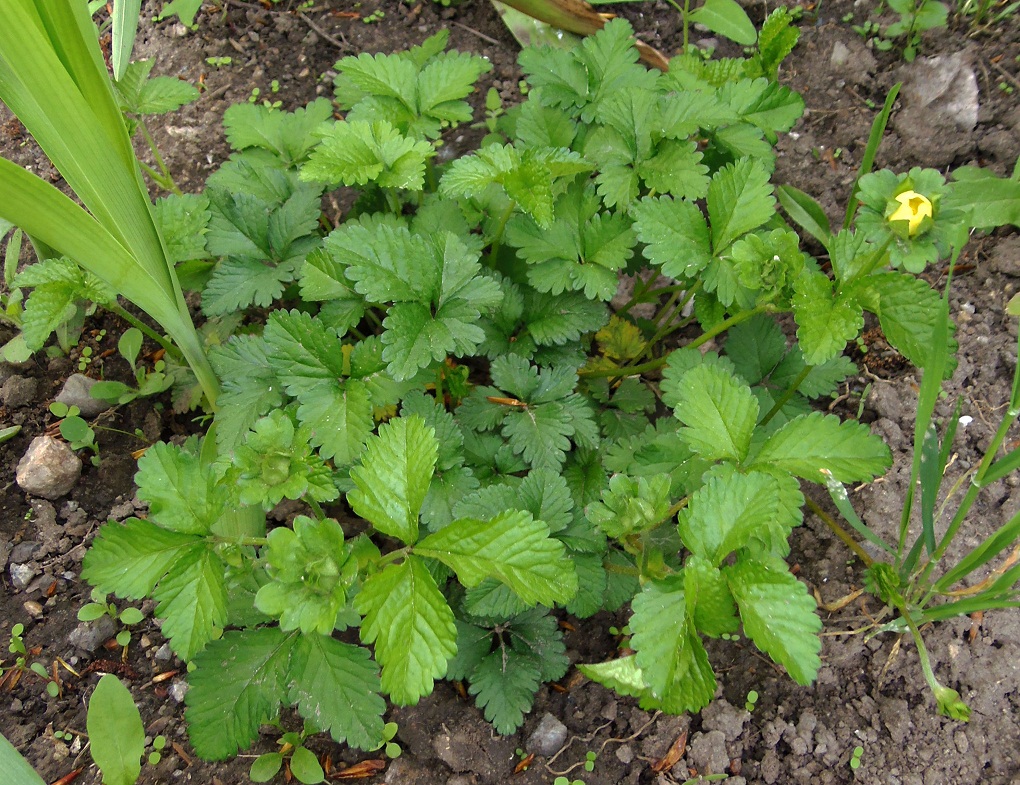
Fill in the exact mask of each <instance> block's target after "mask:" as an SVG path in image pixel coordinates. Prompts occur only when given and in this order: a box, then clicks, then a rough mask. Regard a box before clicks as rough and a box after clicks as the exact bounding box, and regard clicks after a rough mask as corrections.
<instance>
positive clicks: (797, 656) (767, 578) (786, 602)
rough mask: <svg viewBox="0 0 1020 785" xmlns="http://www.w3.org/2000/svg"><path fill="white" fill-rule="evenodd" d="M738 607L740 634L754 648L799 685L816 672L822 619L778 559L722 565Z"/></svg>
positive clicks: (820, 645) (810, 600)
mask: <svg viewBox="0 0 1020 785" xmlns="http://www.w3.org/2000/svg"><path fill="white" fill-rule="evenodd" d="M723 573H724V574H725V575H726V580H727V581H728V582H729V585H730V591H731V592H733V597H734V598H735V599H736V601H737V607H738V608H739V609H740V618H741V620H742V621H743V623H744V631H745V632H746V633H747V635H748V637H749V638H750V639H751V640H753V641H754V642H755V645H757V647H758V648H759V649H761V650H762V651H763V652H765V653H766V654H768V655H769V656H770V657H771V658H772V659H773V660H775V661H776V662H778V663H779V664H780V665H783V666H785V667H786V670H787V671H788V672H789V674H790V676H791V677H792V678H793V680H794V681H796V682H797V683H798V684H810V683H811V682H812V681H814V679H815V676H816V675H817V674H818V668H819V667H821V664H822V663H821V660H820V659H819V658H818V652H819V651H820V650H821V648H822V644H821V640H820V639H819V638H818V633H819V631H821V629H822V621H821V619H819V618H818V616H817V614H815V607H816V606H815V601H814V600H813V599H812V598H811V595H810V594H808V590H807V586H805V585H804V584H803V583H801V582H800V581H798V580H797V579H796V578H795V577H794V576H793V575H791V574H790V570H789V568H788V567H787V566H786V564H784V563H783V562H782V561H779V560H775V561H769V562H760V561H753V560H750V559H742V560H738V561H737V563H736V564H734V565H732V566H728V567H723Z"/></svg>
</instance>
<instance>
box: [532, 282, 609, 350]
mask: <svg viewBox="0 0 1020 785" xmlns="http://www.w3.org/2000/svg"><path fill="white" fill-rule="evenodd" d="M524 304H525V311H524V313H525V314H527V333H528V334H529V335H530V336H531V337H532V338H534V339H535V343H537V344H538V345H539V346H549V345H555V346H562V345H563V344H565V343H567V342H568V341H576V340H577V339H578V338H580V337H581V336H582V335H584V334H585V333H591V332H595V331H596V330H597V329H599V328H600V327H602V325H604V324H605V323H606V318H607V317H608V312H607V310H606V307H605V305H603V304H602V303H598V302H593V301H592V300H590V299H588V298H587V297H585V296H584V295H583V294H581V293H579V292H578V293H573V292H564V293H563V294H561V295H558V296H551V295H548V294H542V293H539V292H532V291H527V292H526V293H525V295H524Z"/></svg>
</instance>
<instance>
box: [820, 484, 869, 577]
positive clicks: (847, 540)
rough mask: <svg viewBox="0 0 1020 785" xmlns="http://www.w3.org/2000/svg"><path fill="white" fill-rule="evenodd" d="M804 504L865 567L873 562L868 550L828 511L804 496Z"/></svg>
mask: <svg viewBox="0 0 1020 785" xmlns="http://www.w3.org/2000/svg"><path fill="white" fill-rule="evenodd" d="M805 504H806V505H807V508H808V509H809V510H811V512H813V513H814V514H815V515H817V516H818V517H819V518H820V519H821V520H822V521H823V522H824V523H825V525H826V526H828V527H829V529H830V530H832V533H833V534H835V535H836V536H837V537H839V539H841V540H842V541H843V544H844V545H846V547H848V548H849V549H850V550H851V551H853V552H854V554H856V556H857V558H859V559H860V560H861V561H862V562H864V566H865V567H870V566H871V565H872V564H873V563H874V560H873V559H872V558H871V556H869V555H868V552H867V551H866V550H864V548H862V547H861V545H860V543H859V542H857V540H855V539H854V538H853V537H852V536H851V535H850V532H848V531H847V530H846V529H844V528H843V527H842V526H840V525H839V524H838V523H836V521H835V519H834V518H833V517H832V516H831V515H829V513H827V512H826V511H825V510H823V509H822V508H821V507H819V506H818V505H817V504H815V502H814V501H813V500H811V499H808V498H805Z"/></svg>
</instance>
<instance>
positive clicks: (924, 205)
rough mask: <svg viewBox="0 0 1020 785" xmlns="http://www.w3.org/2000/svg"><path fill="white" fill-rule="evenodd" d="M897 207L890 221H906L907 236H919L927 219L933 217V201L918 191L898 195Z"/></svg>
mask: <svg viewBox="0 0 1020 785" xmlns="http://www.w3.org/2000/svg"><path fill="white" fill-rule="evenodd" d="M896 201H897V202H899V204H900V206H899V207H897V208H896V209H895V210H894V211H893V212H892V214H891V215H890V216H889V219H888V220H890V221H906V222H907V234H909V235H910V236H911V237H913V236H914V235H916V234H917V232H918V230H919V229H920V228H921V223H922V222H923V221H924V219H925V218H931V217H932V208H931V200H929V199H928V197H927V196H924V195H923V194H919V193H918V192H917V191H904V192H903V193H901V194H897V195H896Z"/></svg>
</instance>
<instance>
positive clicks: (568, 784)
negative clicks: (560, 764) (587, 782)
mask: <svg viewBox="0 0 1020 785" xmlns="http://www.w3.org/2000/svg"><path fill="white" fill-rule="evenodd" d="M553 785H584V780H571V779H568V778H567V777H557V778H556V779H554V780H553Z"/></svg>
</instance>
